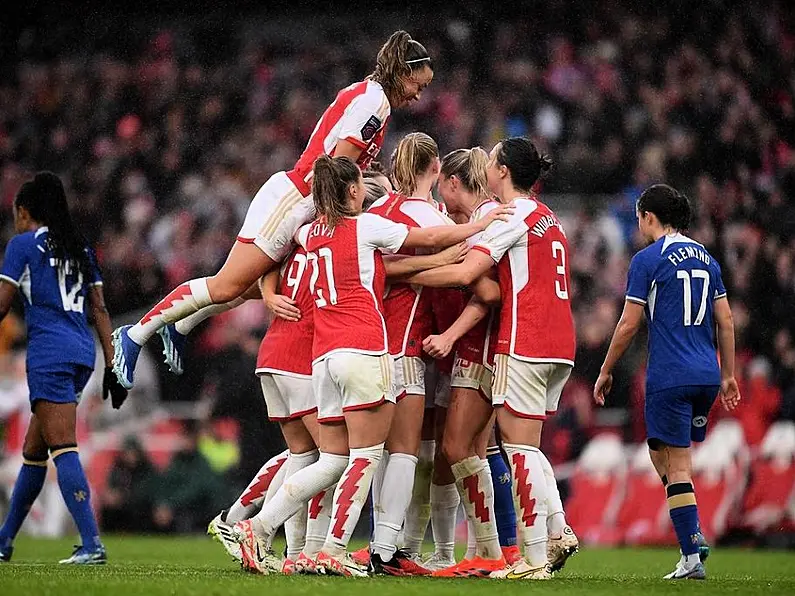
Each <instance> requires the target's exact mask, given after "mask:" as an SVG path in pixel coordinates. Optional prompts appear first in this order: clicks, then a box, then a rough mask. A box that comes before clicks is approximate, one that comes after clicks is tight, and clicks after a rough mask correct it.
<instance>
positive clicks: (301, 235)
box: [295, 223, 312, 250]
mask: <svg viewBox="0 0 795 596" xmlns="http://www.w3.org/2000/svg"><path fill="white" fill-rule="evenodd" d="M311 228H312V224H311V223H308V224H306V225H303V226H301V227H300V228H298V231H297V232H296V233H295V242H296V243H297V244H300V245H301V248H303V249H304V250H306V241H307V239H308V238H309V230H310V229H311Z"/></svg>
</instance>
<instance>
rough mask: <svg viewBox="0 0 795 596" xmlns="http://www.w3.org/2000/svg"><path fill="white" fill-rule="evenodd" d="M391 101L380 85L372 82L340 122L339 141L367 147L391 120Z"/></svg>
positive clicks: (352, 103) (349, 107) (354, 101)
mask: <svg viewBox="0 0 795 596" xmlns="http://www.w3.org/2000/svg"><path fill="white" fill-rule="evenodd" d="M389 113H390V108H389V100H387V98H386V94H385V93H384V90H383V89H382V88H381V86H380V85H378V84H377V83H372V82H370V83H369V84H368V85H367V91H365V92H364V93H362V94H361V95H359V96H357V97H355V98H354V99H353V101H351V103H350V105H349V106H348V107H347V108H346V109H345V112H344V113H343V115H342V118H341V120H340V130H339V137H338V138H339V139H340V140H341V141H348V142H349V143H352V144H353V145H356V146H357V147H360V148H361V149H364V148H366V147H367V144H368V143H369V142H370V141H371V140H372V138H373V137H374V136H375V135H376V133H377V132H378V131H379V130H381V129H382V128H383V127H384V125H385V124H386V121H387V118H389Z"/></svg>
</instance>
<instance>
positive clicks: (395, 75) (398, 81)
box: [368, 30, 433, 105]
mask: <svg viewBox="0 0 795 596" xmlns="http://www.w3.org/2000/svg"><path fill="white" fill-rule="evenodd" d="M424 66H427V67H428V68H433V66H432V64H431V58H430V56H429V55H428V50H426V49H425V46H423V45H422V44H421V43H420V42H418V41H415V40H413V39H412V38H411V35H409V34H408V33H407V32H406V31H403V30H400V31H395V32H394V33H393V34H392V35H390V36H389V39H387V40H386V43H385V44H384V45H383V46H381V49H380V50H379V51H378V56H377V57H376V63H375V70H374V71H373V72H372V73H371V74H370V76H369V77H368V78H369V79H371V80H373V81H375V82H377V83H380V84H381V86H382V87H383V88H384V92H385V93H386V96H387V98H388V99H389V103H391V104H392V105H395V104H397V103H400V98H402V97H403V95H404V94H405V88H404V85H403V78H404V77H408V76H409V75H410V74H411V73H412V72H413V71H415V70H420V69H422V68H423V67H424Z"/></svg>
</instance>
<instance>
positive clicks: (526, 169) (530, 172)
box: [497, 137, 552, 193]
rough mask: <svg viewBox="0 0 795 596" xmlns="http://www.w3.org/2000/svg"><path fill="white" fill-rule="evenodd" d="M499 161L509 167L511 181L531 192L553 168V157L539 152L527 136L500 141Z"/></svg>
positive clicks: (517, 186)
mask: <svg viewBox="0 0 795 596" xmlns="http://www.w3.org/2000/svg"><path fill="white" fill-rule="evenodd" d="M497 163H498V164H499V165H501V166H505V167H507V168H508V171H509V172H510V173H511V181H512V182H513V185H514V186H515V187H516V188H517V189H518V190H522V191H526V192H528V193H529V192H530V189H531V188H533V185H534V184H535V183H536V181H537V180H538V179H539V178H540V177H541V176H543V175H544V174H546V173H547V172H548V171H549V170H550V169H551V168H552V158H551V157H549V156H548V155H547V154H545V153H539V151H538V149H536V146H535V145H534V144H533V141H531V140H530V139H528V138H527V137H511V138H510V139H504V140H502V141H500V149H499V151H497Z"/></svg>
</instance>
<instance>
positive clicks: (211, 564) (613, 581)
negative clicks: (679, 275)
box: [0, 536, 795, 596]
mask: <svg viewBox="0 0 795 596" xmlns="http://www.w3.org/2000/svg"><path fill="white" fill-rule="evenodd" d="M105 544H106V545H107V548H108V557H109V563H108V565H106V566H104V567H63V566H58V565H57V561H58V559H60V558H64V557H67V556H68V555H69V554H70V553H71V550H72V549H71V545H72V543H71V542H70V541H65V540H52V541H51V540H32V539H26V538H21V539H19V540H18V541H17V544H16V552H15V553H14V561H13V562H12V563H9V564H1V563H0V594H2V596H12V595H14V596H15V595H17V594H19V595H25V596H34V595H35V596H49V595H60V594H64V595H68V596H76V595H79V596H91V595H93V594H113V595H114V596H127V595H134V594H141V595H144V594H145V595H147V596H160V595H162V596H174V595H182V594H197V595H199V594H201V595H204V594H217V595H218V596H236V595H238V594H239V595H241V596H250V595H251V594H270V593H275V594H286V593H289V594H291V595H295V596H301V595H304V594H307V595H312V596H315V595H324V594H335V593H336V594H340V593H344V594H345V596H359V595H361V596H372V595H373V594H374V593H377V594H378V596H410V595H413V594H421V595H422V596H437V595H438V596H448V595H449V596H453V595H456V596H457V595H459V594H460V595H464V596H466V595H468V594H481V593H492V594H493V593H495V591H496V592H498V593H499V594H500V596H513V595H516V596H519V595H522V596H526V595H527V594H528V593H532V594H533V595H536V594H554V595H555V596H560V595H565V594H588V595H589V596H591V595H602V594H604V595H610V596H615V595H616V594H639V593H643V594H645V595H646V596H654V595H656V594H684V593H687V594H728V593H732V594H795V553H788V552H781V551H747V550H732V549H726V550H721V549H715V550H713V555H712V557H711V558H710V559H709V561H708V564H707V573H708V574H709V578H708V580H707V581H706V582H693V581H689V582H676V583H670V582H665V581H663V580H661V579H660V578H661V577H662V576H663V575H664V574H665V573H668V572H669V571H671V570H672V569H673V567H674V564H675V563H676V559H677V553H676V551H675V550H674V549H668V550H651V549H616V550H613V549H584V550H583V551H582V552H580V553H579V554H578V555H577V556H575V557H573V558H572V559H570V560H569V563H568V565H567V566H566V569H564V570H563V571H562V572H560V573H559V574H557V576H556V577H555V578H554V579H552V580H551V581H548V582H527V581H495V580H464V579H457V580H456V579H451V580H448V579H433V578H380V577H379V578H363V579H358V580H353V579H345V578H335V577H284V576H268V577H262V576H254V575H249V574H246V573H243V572H242V571H240V569H239V567H237V566H236V565H235V564H234V562H232V561H231V560H230V559H229V557H227V556H226V553H225V552H223V550H222V548H221V546H220V545H219V544H218V543H216V542H213V541H211V540H210V538H209V537H207V538H205V537H188V538H182V537H181V538H176V537H173V538H172V537H139V536H130V537H127V536H108V537H106V538H105ZM528 590H530V591H531V592H528ZM341 591H344V592H341Z"/></svg>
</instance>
